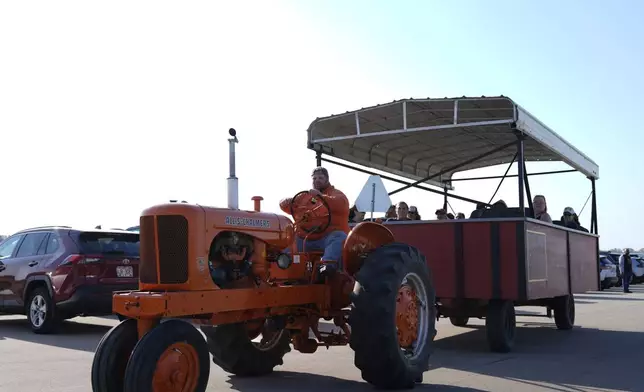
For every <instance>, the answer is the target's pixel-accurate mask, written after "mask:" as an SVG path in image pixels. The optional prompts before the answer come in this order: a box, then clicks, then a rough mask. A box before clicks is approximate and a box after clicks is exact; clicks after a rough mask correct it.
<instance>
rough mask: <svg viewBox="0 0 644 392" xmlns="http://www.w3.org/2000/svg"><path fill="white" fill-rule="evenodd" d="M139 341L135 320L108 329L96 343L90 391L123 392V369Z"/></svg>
mask: <svg viewBox="0 0 644 392" xmlns="http://www.w3.org/2000/svg"><path fill="white" fill-rule="evenodd" d="M138 340H139V336H138V333H137V329H136V320H133V319H129V320H126V321H124V322H122V323H119V324H118V325H116V326H115V327H113V328H112V329H110V330H109V331H108V332H107V333H106V334H105V336H103V338H102V339H101V341H100V342H99V343H98V347H97V348H96V354H94V361H93V362H92V391H93V392H120V391H122V390H123V380H124V378H125V367H126V366H127V361H128V360H129V359H130V354H131V353H132V350H133V349H134V346H135V345H136V342H137V341H138Z"/></svg>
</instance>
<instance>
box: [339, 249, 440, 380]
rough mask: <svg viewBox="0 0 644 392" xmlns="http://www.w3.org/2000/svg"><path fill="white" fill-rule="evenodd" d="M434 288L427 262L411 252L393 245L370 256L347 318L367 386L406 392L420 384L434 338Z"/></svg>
mask: <svg viewBox="0 0 644 392" xmlns="http://www.w3.org/2000/svg"><path fill="white" fill-rule="evenodd" d="M432 283H433V282H432V276H431V272H430V270H429V267H428V266H427V261H426V260H425V257H424V256H423V255H422V254H421V253H420V252H419V251H418V249H416V248H414V247H412V246H409V245H406V244H401V243H390V244H387V245H383V246H382V247H380V248H377V249H375V250H373V251H372V252H371V253H369V255H368V256H367V258H366V259H365V261H364V264H363V265H362V267H361V269H360V270H359V271H358V273H357V274H356V286H355V289H354V292H353V293H352V295H351V299H352V310H351V315H350V318H349V323H350V324H351V338H350V346H351V348H352V349H353V350H354V351H355V360H354V362H355V365H356V367H357V368H358V369H360V370H361V372H362V378H363V379H364V380H365V381H367V382H369V383H371V384H372V385H374V386H375V387H377V388H381V389H404V388H405V389H406V388H413V387H414V385H415V383H416V382H419V381H421V380H422V375H423V373H424V372H425V371H427V370H428V369H429V357H430V355H431V353H432V351H433V350H432V346H433V345H432V342H433V340H434V337H435V336H436V329H435V326H436V307H435V297H436V294H435V291H434V287H433V284H432ZM402 347H407V349H406V350H405V351H403V348H402Z"/></svg>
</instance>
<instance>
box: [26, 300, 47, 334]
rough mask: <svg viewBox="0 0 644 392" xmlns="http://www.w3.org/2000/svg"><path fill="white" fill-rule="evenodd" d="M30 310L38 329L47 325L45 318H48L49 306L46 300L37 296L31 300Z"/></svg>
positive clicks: (32, 319) (32, 320)
mask: <svg viewBox="0 0 644 392" xmlns="http://www.w3.org/2000/svg"><path fill="white" fill-rule="evenodd" d="M29 310H30V314H31V322H32V323H33V324H34V325H35V326H36V327H40V326H42V325H43V324H44V323H45V317H46V316H47V304H46V303H45V299H44V298H43V297H42V296H41V295H36V296H35V297H34V298H33V299H32V300H31V305H30V307H29Z"/></svg>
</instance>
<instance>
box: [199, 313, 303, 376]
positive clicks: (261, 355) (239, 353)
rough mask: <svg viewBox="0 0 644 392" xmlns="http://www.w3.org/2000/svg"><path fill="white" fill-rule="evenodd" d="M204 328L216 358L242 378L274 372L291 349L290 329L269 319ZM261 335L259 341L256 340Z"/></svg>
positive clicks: (213, 356)
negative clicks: (274, 325) (280, 327)
mask: <svg viewBox="0 0 644 392" xmlns="http://www.w3.org/2000/svg"><path fill="white" fill-rule="evenodd" d="M201 330H202V331H203V333H204V334H205V335H206V338H207V341H208V348H209V349H210V353H211V354H212V361H213V362H214V363H215V364H216V365H218V366H219V367H221V368H222V369H223V370H224V371H226V372H228V373H232V374H235V375H237V376H240V377H256V376H263V375H266V374H269V373H271V372H272V371H273V369H274V368H275V366H279V365H282V364H283V363H284V361H283V358H284V355H286V353H288V352H289V351H291V345H290V344H291V337H290V334H289V332H288V331H287V330H285V329H277V328H274V327H273V323H272V321H269V320H266V321H263V322H259V323H257V322H255V323H252V324H250V323H238V324H222V325H217V326H214V327H213V326H208V327H201ZM259 335H261V338H260V339H259V341H253V340H258V338H259Z"/></svg>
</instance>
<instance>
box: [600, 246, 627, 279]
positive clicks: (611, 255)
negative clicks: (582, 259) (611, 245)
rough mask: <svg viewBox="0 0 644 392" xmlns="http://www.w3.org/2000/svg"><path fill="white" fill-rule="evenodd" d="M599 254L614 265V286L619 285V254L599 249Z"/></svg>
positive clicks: (620, 277)
mask: <svg viewBox="0 0 644 392" xmlns="http://www.w3.org/2000/svg"><path fill="white" fill-rule="evenodd" d="M599 255H600V256H604V257H606V258H607V259H608V260H610V261H611V262H612V263H613V264H614V265H615V271H616V273H617V284H616V285H615V286H617V287H621V286H622V271H621V270H620V268H619V254H618V253H611V252H606V251H601V252H599Z"/></svg>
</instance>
